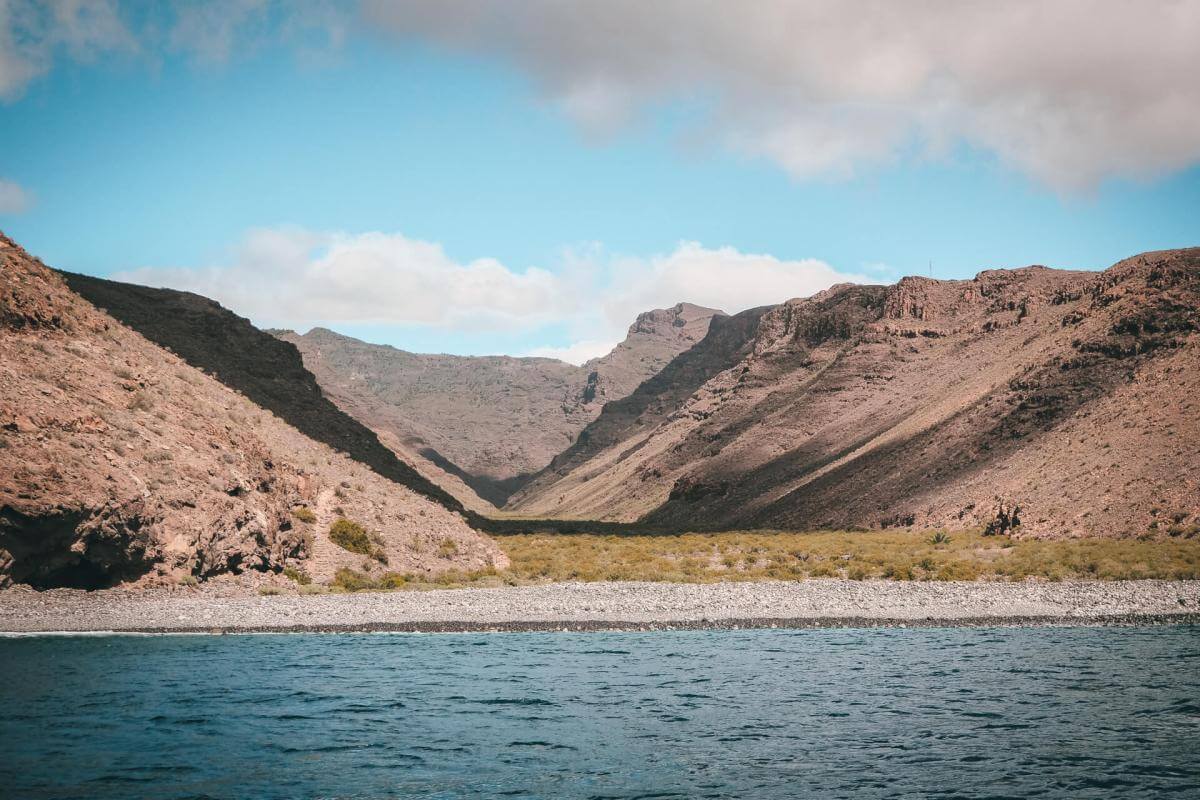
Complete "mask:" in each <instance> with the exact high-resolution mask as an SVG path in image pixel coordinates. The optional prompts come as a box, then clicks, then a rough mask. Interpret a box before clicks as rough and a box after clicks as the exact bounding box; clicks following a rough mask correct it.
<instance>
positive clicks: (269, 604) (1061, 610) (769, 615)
mask: <svg viewBox="0 0 1200 800" xmlns="http://www.w3.org/2000/svg"><path fill="white" fill-rule="evenodd" d="M1198 622H1200V581H1109V582H1101V581H1068V582H1062V583H985V582H977V583H912V582H895V581H844V580H832V579H830V580H825V579H821V580H808V581H800V582H761V583H709V584H682V583H635V582H613V583H554V584H544V585H538V586H512V587H501V588H491V589H442V590H433V591H400V592H388V593H359V594H329V595H277V596H253V597H247V596H244V595H243V596H236V595H234V596H230V595H223V594H221V593H219V592H213V591H205V590H204V589H182V588H180V589H170V590H166V589H156V590H144V591H140V592H138V591H122V590H108V591H102V592H81V591H71V590H54V591H49V592H35V591H32V590H29V589H23V588H17V589H7V590H3V591H0V633H9V634H14V633H15V634H20V633H39V632H41V633H49V632H63V633H67V632H74V633H83V632H128V633H253V632H280V633H283V632H301V631H313V632H337V631H411V632H451V631H530V630H536V631H541V630H545V631H563V630H567V631H587V630H593V631H601V630H663V629H672V630H677V629H706V628H755V627H788V628H803V627H879V626H895V627H929V626H951V625H986V626H999V625H1113V624H1118V625H1131V624H1138V625H1143V624H1161V623H1185V624H1196V623H1198Z"/></svg>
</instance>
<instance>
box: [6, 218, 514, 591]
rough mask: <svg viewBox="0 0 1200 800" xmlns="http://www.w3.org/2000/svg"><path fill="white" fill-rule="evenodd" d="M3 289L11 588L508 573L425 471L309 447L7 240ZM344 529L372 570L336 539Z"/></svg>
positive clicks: (293, 430)
mask: <svg viewBox="0 0 1200 800" xmlns="http://www.w3.org/2000/svg"><path fill="white" fill-rule="evenodd" d="M0 276H2V280H0V585H6V584H9V583H24V584H29V585H31V586H34V587H38V588H51V587H56V586H68V587H79V588H97V587H102V586H109V585H113V584H116V583H122V582H137V583H139V584H140V585H152V584H155V583H170V584H174V583H179V582H185V583H186V582H195V581H198V580H205V579H208V578H210V577H213V576H217V575H223V574H228V573H239V572H263V573H276V572H279V571H281V570H283V569H285V568H290V569H292V570H294V571H295V572H296V574H307V575H309V576H311V578H313V579H315V580H328V579H329V578H330V577H332V575H333V573H334V572H335V571H336V569H338V568H340V567H345V566H354V567H355V568H356V569H360V570H365V571H367V572H368V573H370V572H381V571H383V570H384V569H385V564H384V562H385V561H386V562H387V563H386V568H387V569H391V570H401V571H405V572H411V571H415V572H418V573H419V572H428V573H430V574H434V573H437V572H439V571H442V570H445V569H450V568H460V569H461V568H468V569H470V568H483V567H492V566H503V565H504V564H505V557H504V555H503V554H502V553H501V552H500V550H499V549H498V548H497V547H496V546H495V544H494V543H492V541H491V540H490V539H488V538H487V537H485V536H483V535H481V534H479V533H477V532H476V531H475V530H473V529H472V528H471V527H470V526H469V525H468V524H467V523H466V521H465V520H464V518H463V516H462V515H461V514H460V513H458V512H456V511H455V510H453V509H452V508H448V507H447V506H446V505H444V504H442V503H439V502H436V489H435V487H430V486H425V487H423V486H420V485H417V484H414V486H415V488H416V489H418V491H414V489H413V488H409V487H407V486H405V485H402V483H400V482H398V480H399V479H401V478H406V477H413V476H415V473H412V472H411V470H409V471H408V472H407V473H404V472H403V471H397V474H396V477H397V480H391V479H389V478H388V477H385V476H384V475H381V474H380V472H379V471H376V470H374V469H372V468H371V467H370V466H368V465H366V464H364V463H362V462H360V461H356V460H354V459H352V458H351V457H349V456H348V455H346V454H345V453H344V452H339V451H338V450H337V449H335V448H334V447H332V446H330V445H329V444H325V443H322V442H319V441H317V440H315V439H313V438H311V437H310V436H306V435H305V434H304V433H302V432H301V431H300V430H298V429H297V427H294V426H293V425H292V424H289V423H288V422H287V421H285V419H283V418H281V417H282V415H278V416H277V415H276V413H272V411H269V410H266V409H264V407H263V406H262V405H259V404H256V403H255V402H252V401H251V399H249V398H248V397H247V396H246V395H245V394H241V393H239V392H237V391H234V390H233V389H231V388H230V387H229V386H227V385H225V384H223V383H222V382H221V381H220V380H218V379H217V378H215V377H213V376H211V375H209V374H206V373H205V372H203V371H201V370H200V369H197V368H196V367H195V366H193V365H191V364H189V363H188V361H186V360H185V359H183V358H181V357H179V356H177V355H175V354H173V353H171V352H169V351H168V350H167V349H165V348H164V347H162V346H159V345H158V344H155V343H154V342H152V341H150V340H148V339H147V338H144V337H143V336H142V335H140V334H139V333H137V332H135V331H133V330H131V329H130V328H128V327H126V326H124V325H122V324H121V323H120V322H118V321H117V319H115V318H114V317H112V316H109V315H108V314H105V313H103V312H102V311H100V310H99V309H97V308H96V307H95V306H93V305H92V304H90V303H88V302H87V301H85V300H84V299H83V298H81V297H80V296H79V295H77V294H75V293H74V292H72V291H71V290H70V289H69V288H68V286H67V284H66V282H65V281H64V280H63V278H62V277H61V276H60V275H59V274H57V273H55V272H53V271H51V270H49V269H47V268H46V267H45V266H44V265H42V264H41V263H40V262H39V261H37V260H36V259H34V258H31V257H30V256H29V255H28V254H26V253H25V251H23V250H22V249H21V248H20V247H18V246H17V245H16V244H15V243H14V242H12V241H11V240H9V239H7V238H4V237H0ZM297 362H298V358H297ZM310 379H311V376H310ZM330 408H332V406H330ZM380 449H381V450H384V452H386V450H385V449H384V448H380ZM380 471H386V468H385V467H381V469H380ZM419 490H425V491H426V492H427V493H422V492H421V491H419ZM431 494H432V495H433V499H431V496H429V495H431ZM446 501H447V502H451V503H452V500H451V499H450V498H446ZM341 518H345V519H347V520H348V521H351V522H354V523H357V524H358V525H360V526H361V527H362V528H363V530H364V531H365V532H367V535H368V536H369V537H370V541H371V553H372V555H371V557H366V556H364V555H362V554H358V553H354V552H350V551H349V550H346V549H344V548H342V547H338V546H337V545H335V544H333V542H331V541H330V538H329V535H328V534H329V530H330V528H331V526H332V525H333V523H334V522H335V521H336V520H338V519H341Z"/></svg>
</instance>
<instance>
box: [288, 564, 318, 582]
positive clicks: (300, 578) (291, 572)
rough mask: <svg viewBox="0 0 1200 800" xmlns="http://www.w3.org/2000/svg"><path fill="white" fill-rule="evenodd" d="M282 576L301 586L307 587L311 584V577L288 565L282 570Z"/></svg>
mask: <svg viewBox="0 0 1200 800" xmlns="http://www.w3.org/2000/svg"><path fill="white" fill-rule="evenodd" d="M283 574H284V576H285V577H288V578H291V579H292V580H293V581H295V582H296V583H298V584H300V585H301V586H307V585H308V584H310V583H312V576H311V575H309V574H308V573H307V572H305V571H304V570H302V569H299V568H297V567H293V566H291V565H290V564H289V565H288V566H286V567H284V568H283Z"/></svg>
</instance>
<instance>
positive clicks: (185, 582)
mask: <svg viewBox="0 0 1200 800" xmlns="http://www.w3.org/2000/svg"><path fill="white" fill-rule="evenodd" d="M199 584H200V579H199V578H197V577H196V576H195V575H184V576H183V577H182V578H180V579H179V585H180V586H198V585H199Z"/></svg>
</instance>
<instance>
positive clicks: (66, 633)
mask: <svg viewBox="0 0 1200 800" xmlns="http://www.w3.org/2000/svg"><path fill="white" fill-rule="evenodd" d="M1174 625H1200V613H1190V612H1185V613H1179V614H1121V615H1106V616H1094V617H1087V616H1083V617H963V618H961V619H932V618H931V619H920V620H913V619H888V618H872V617H813V618H807V619H802V618H775V619H772V618H755V619H729V620H713V621H708V622H696V621H686V622H641V623H634V622H620V621H609V620H582V621H576V622H556V621H529V620H527V621H520V620H518V621H514V622H504V623H490V622H462V621H459V622H455V621H446V622H401V623H385V622H378V623H368V624H366V625H294V626H290V627H278V626H274V627H272V626H263V627H238V626H235V627H229V628H126V629H120V630H31V631H6V630H0V639H20V638H33V637H41V636H44V637H62V638H70V637H84V636H263V635H268V634H270V635H289V634H330V635H337V634H380V633H383V634H477V633H650V632H667V631H717V630H730V631H738V630H747V631H748V630H822V629H835V628H836V629H847V630H853V629H876V628H880V629H888V628H898V629H908V628H1142V627H1160V626H1161V627H1165V626H1174Z"/></svg>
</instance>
